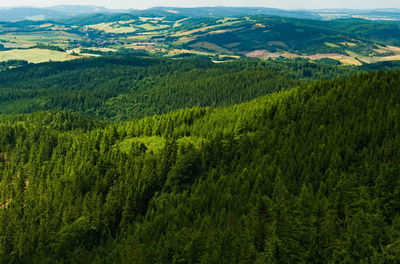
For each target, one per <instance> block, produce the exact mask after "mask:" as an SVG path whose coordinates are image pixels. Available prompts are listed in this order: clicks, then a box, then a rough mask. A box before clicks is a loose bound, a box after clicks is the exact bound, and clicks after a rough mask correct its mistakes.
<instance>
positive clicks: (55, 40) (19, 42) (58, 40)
mask: <svg viewBox="0 0 400 264" xmlns="http://www.w3.org/2000/svg"><path fill="white" fill-rule="evenodd" d="M78 39H80V37H79V36H77V35H73V34H68V33H66V32H61V31H60V32H54V33H51V34H50V33H49V32H40V33H32V34H26V33H25V34H4V35H0V42H1V44H3V45H4V47H6V48H30V47H33V46H35V45H37V43H44V44H49V45H58V46H67V45H68V44H69V41H71V40H78Z"/></svg>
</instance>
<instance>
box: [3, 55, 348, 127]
mask: <svg viewBox="0 0 400 264" xmlns="http://www.w3.org/2000/svg"><path fill="white" fill-rule="evenodd" d="M352 72H353V70H352V69H350V68H349V69H346V68H336V67H332V66H323V65H317V64H313V63H308V62H291V63H287V64H280V63H277V62H260V61H258V60H246V59H244V60H238V61H235V62H225V63H222V64H215V63H212V62H211V61H209V60H206V59H196V58H192V59H177V60H170V59H164V58H150V57H135V56H132V55H119V56H113V57H104V58H97V59H86V60H77V61H71V62H64V63H61V62H53V63H45V64H40V65H26V66H24V67H19V68H17V69H13V70H9V71H6V72H3V73H1V72H0V113H2V114H10V113H12V114H17V113H18V114H19V113H31V112H35V111H42V110H51V111H52V110H65V111H72V112H79V113H83V114H87V115H90V116H92V117H97V118H101V119H105V118H107V119H113V120H127V119H128V120H129V119H132V118H140V117H144V116H150V115H153V114H160V113H167V112H170V111H172V110H177V109H181V108H190V107H194V106H213V107H217V106H228V105H232V104H234V103H240V102H243V101H248V100H251V99H254V98H256V97H258V96H261V95H265V94H269V93H271V92H275V91H279V90H283V89H288V88H290V87H293V86H295V85H297V84H299V83H301V82H303V81H305V80H314V79H330V78H332V77H334V76H340V75H346V74H350V73H352Z"/></svg>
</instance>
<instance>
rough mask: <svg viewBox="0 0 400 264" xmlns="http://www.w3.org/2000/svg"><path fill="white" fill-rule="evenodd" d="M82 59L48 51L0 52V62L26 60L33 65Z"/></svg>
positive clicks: (34, 49) (17, 50) (19, 50)
mask: <svg viewBox="0 0 400 264" xmlns="http://www.w3.org/2000/svg"><path fill="white" fill-rule="evenodd" d="M77 58H81V56H75V55H71V54H68V53H66V52H61V51H56V50H48V49H38V48H33V49H12V50H6V51H0V61H8V60H25V61H28V62H31V63H40V62H47V61H66V60H73V59H77Z"/></svg>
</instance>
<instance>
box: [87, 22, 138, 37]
mask: <svg viewBox="0 0 400 264" xmlns="http://www.w3.org/2000/svg"><path fill="white" fill-rule="evenodd" d="M86 28H91V29H95V30H100V31H104V32H106V33H115V34H124V33H132V32H135V31H136V30H137V28H135V27H133V26H131V25H129V24H121V23H118V22H112V23H100V24H95V25H89V26H86Z"/></svg>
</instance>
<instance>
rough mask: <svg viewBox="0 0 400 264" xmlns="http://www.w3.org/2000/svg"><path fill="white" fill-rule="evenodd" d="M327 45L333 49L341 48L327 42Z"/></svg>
mask: <svg viewBox="0 0 400 264" xmlns="http://www.w3.org/2000/svg"><path fill="white" fill-rule="evenodd" d="M325 45H326V46H328V47H331V48H339V46H338V45H336V44H335V43H329V42H325Z"/></svg>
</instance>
